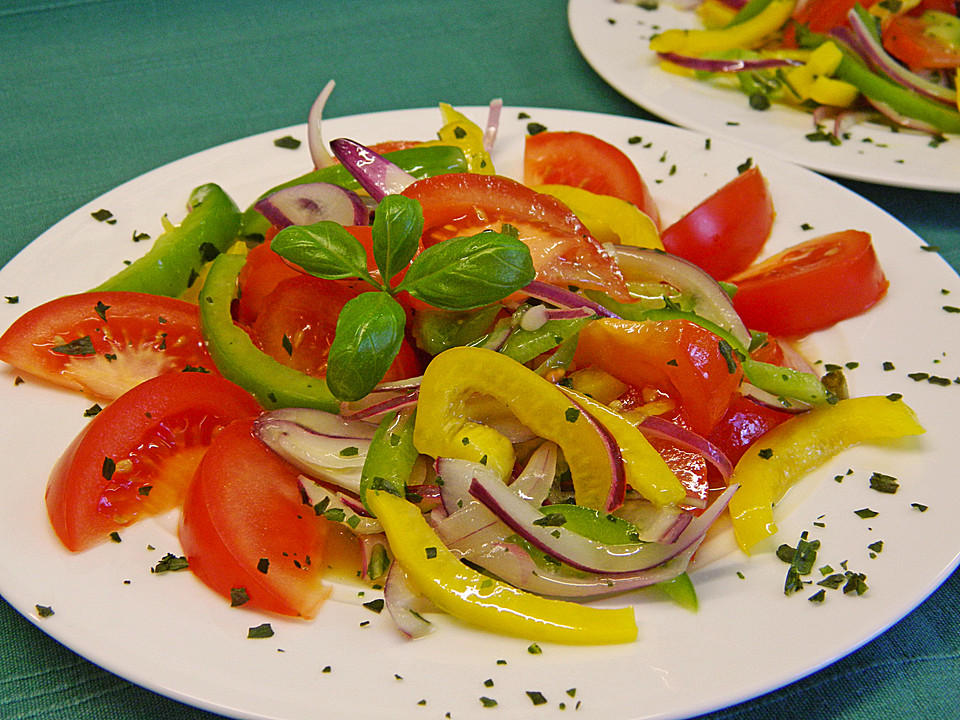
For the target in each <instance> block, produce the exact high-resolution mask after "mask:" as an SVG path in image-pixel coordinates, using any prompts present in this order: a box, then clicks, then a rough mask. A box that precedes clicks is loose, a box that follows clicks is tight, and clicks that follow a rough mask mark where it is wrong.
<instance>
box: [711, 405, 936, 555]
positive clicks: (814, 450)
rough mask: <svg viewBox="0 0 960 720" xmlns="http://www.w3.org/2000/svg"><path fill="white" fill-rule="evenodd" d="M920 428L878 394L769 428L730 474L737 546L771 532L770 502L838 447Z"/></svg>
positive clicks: (909, 414)
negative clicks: (734, 489)
mask: <svg viewBox="0 0 960 720" xmlns="http://www.w3.org/2000/svg"><path fill="white" fill-rule="evenodd" d="M923 432H924V429H923V427H922V426H921V425H920V423H919V421H918V420H917V417H916V415H915V414H914V412H913V410H911V409H910V407H909V406H908V405H907V404H906V403H904V402H903V401H902V400H898V399H891V398H887V397H882V396H868V397H859V398H850V399H848V400H840V401H839V402H837V403H836V404H835V405H826V406H822V407H818V408H815V409H813V410H810V411H809V412H806V413H804V414H802V415H797V416H796V417H793V418H790V419H789V420H787V421H786V422H784V423H781V424H780V425H778V426H777V427H775V428H773V430H770V431H769V432H768V433H767V434H766V435H764V436H763V438H761V439H760V440H758V441H757V443H755V444H754V445H753V446H752V447H751V448H750V449H749V450H748V451H747V453H746V454H744V456H743V457H742V458H741V459H740V461H739V462H738V463H737V466H736V468H735V469H734V472H733V476H732V477H731V479H730V482H731V483H738V484H739V485H740V489H739V490H738V491H737V492H736V494H735V495H734V496H733V498H732V499H731V501H730V506H729V511H730V517H731V519H732V520H733V529H734V532H735V534H736V537H737V542H738V543H739V545H740V547H741V548H742V549H743V550H744V551H745V552H748V551H749V550H750V548H752V547H754V546H755V545H756V544H757V543H759V542H761V541H762V540H765V539H766V538H768V537H770V536H771V535H773V534H774V533H776V531H777V526H776V523H774V521H773V505H774V504H775V503H777V502H778V501H779V500H780V499H781V498H782V497H783V496H784V494H785V493H786V492H787V490H789V489H790V487H791V486H792V485H793V484H794V483H795V482H796V481H797V480H798V479H799V478H800V477H802V476H803V475H804V474H805V473H806V472H808V471H810V470H812V469H814V468H816V467H818V466H820V465H821V464H823V463H824V462H825V461H826V460H828V459H829V458H831V457H833V456H834V455H836V454H837V453H838V452H840V451H841V450H844V449H846V448H849V447H852V446H854V445H857V444H859V443H862V442H867V441H878V440H891V439H895V438H901V437H905V436H908V435H920V434H922V433H923Z"/></svg>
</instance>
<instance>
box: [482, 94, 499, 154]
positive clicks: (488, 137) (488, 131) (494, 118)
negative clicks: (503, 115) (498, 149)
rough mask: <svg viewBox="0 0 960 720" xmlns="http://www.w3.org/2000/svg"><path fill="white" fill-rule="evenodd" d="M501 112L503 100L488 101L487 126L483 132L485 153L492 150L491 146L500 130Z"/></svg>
mask: <svg viewBox="0 0 960 720" xmlns="http://www.w3.org/2000/svg"><path fill="white" fill-rule="evenodd" d="M501 110H503V100H502V99H500V98H495V99H493V100H491V101H490V109H489V111H488V112H487V126H486V128H484V131H483V149H484V150H486V151H487V152H490V151H491V150H493V145H494V143H495V142H496V140H497V132H498V131H499V130H500V111H501Z"/></svg>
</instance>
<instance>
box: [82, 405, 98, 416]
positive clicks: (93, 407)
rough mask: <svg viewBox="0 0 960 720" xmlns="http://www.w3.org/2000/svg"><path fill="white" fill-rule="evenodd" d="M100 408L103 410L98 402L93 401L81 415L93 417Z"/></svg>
mask: <svg viewBox="0 0 960 720" xmlns="http://www.w3.org/2000/svg"><path fill="white" fill-rule="evenodd" d="M101 410H103V408H102V407H100V405H99V403H94V404H93V405H91V406H90V407H88V408H87V409H86V410H84V411H83V416H84V417H93V416H94V415H98V414H99V413H100V411H101Z"/></svg>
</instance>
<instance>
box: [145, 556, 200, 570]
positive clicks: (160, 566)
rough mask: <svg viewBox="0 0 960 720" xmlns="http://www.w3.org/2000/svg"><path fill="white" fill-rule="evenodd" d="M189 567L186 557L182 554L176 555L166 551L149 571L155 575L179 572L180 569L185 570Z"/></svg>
mask: <svg viewBox="0 0 960 720" xmlns="http://www.w3.org/2000/svg"><path fill="white" fill-rule="evenodd" d="M188 567H190V564H189V563H188V562H187V559H186V558H185V557H183V556H182V555H180V556H177V555H174V554H173V553H167V554H166V555H164V556H163V557H162V558H160V562H158V563H157V564H156V565H155V566H154V567H153V568H151V570H150V572H152V573H154V574H155V575H161V574H163V573H168V572H179V571H181V570H186V569H187V568H188Z"/></svg>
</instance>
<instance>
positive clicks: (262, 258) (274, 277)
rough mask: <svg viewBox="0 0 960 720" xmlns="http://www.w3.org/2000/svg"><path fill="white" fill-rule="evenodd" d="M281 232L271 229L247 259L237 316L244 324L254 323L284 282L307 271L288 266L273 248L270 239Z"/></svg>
mask: <svg viewBox="0 0 960 720" xmlns="http://www.w3.org/2000/svg"><path fill="white" fill-rule="evenodd" d="M276 234H277V228H271V229H270V231H268V234H267V240H264V241H263V242H262V243H260V244H259V245H257V246H256V247H254V248H253V249H251V250H250V252H248V253H247V259H246V262H245V263H244V265H243V269H241V270H240V275H239V276H238V278H237V285H238V286H239V288H240V292H239V293H237V294H238V296H239V297H238V298H237V307H236V316H237V320H238V321H239V322H240V324H241V325H245V326H248V327H249V326H250V325H252V324H253V323H254V321H255V320H256V319H257V316H258V315H259V314H260V311H261V310H262V309H263V307H264V303H265V300H266V297H267V295H269V294H270V293H271V292H273V290H274V288H276V287H277V285H279V284H280V283H281V282H283V281H284V280H287V279H289V278H295V277H300V276H301V275H303V272H301V271H300V270H297V269H296V268H295V267H292V266H290V265H288V264H287V263H286V262H285V261H284V259H283V258H282V257H280V256H279V255H277V253H275V252H274V251H273V250H272V249H271V248H270V238H271V237H272V236H273V235H276Z"/></svg>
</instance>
